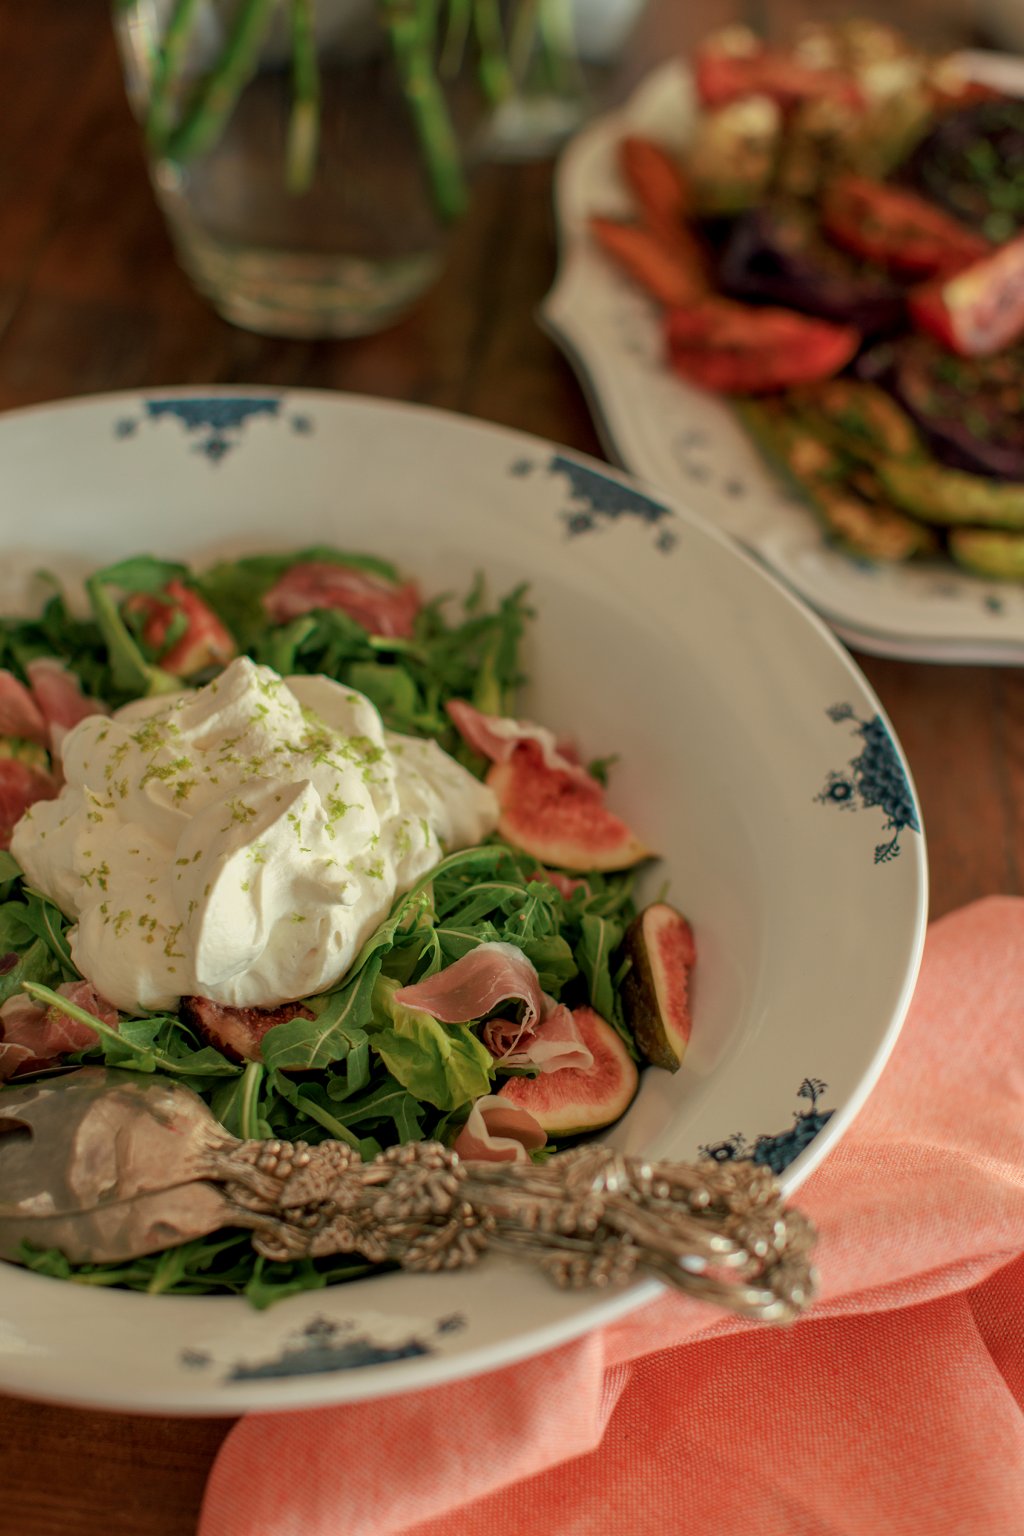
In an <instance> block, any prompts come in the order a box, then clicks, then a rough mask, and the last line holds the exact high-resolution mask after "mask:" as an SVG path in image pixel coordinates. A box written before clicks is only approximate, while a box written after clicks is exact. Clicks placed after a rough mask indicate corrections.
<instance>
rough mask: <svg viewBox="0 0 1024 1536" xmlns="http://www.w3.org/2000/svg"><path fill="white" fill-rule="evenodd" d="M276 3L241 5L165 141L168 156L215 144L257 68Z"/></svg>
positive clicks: (185, 155) (253, 0)
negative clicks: (220, 50) (204, 76)
mask: <svg viewBox="0 0 1024 1536" xmlns="http://www.w3.org/2000/svg"><path fill="white" fill-rule="evenodd" d="M277 5H278V0H245V3H244V4H243V5H241V6H240V8H239V10H238V13H237V15H236V17H235V20H234V24H233V25H232V27H231V30H230V32H229V34H228V38H227V42H226V43H225V45H224V51H223V53H222V54H221V56H220V58H219V59H218V60H217V63H216V65H215V66H214V68H213V70H212V71H211V73H210V74H209V75H208V77H207V79H206V80H205V81H204V83H203V84H202V85H201V86H200V88H199V90H198V92H197V93H196V95H195V97H194V98H193V100H192V103H191V105H190V107H189V109H188V111H187V112H186V114H185V117H184V119H183V121H182V122H181V124H180V125H179V127H178V128H177V129H176V130H175V132H174V133H172V134H171V136H170V138H169V140H168V142H167V147H166V154H167V156H168V158H169V159H171V160H177V161H179V162H180V161H185V160H191V159H192V158H193V157H194V156H196V155H201V154H203V153H204V151H206V150H208V149H210V148H211V147H212V146H213V145H214V144H216V142H217V140H218V139H219V138H220V135H221V134H222V133H223V131H224V125H225V124H226V123H227V120H228V118H229V117H230V116H231V114H232V112H233V111H234V109H235V106H236V104H237V102H238V98H239V96H240V95H241V94H242V92H243V90H244V89H245V87H246V86H247V85H248V83H249V81H250V80H251V79H252V76H253V75H254V74H255V72H256V68H257V65H258V63H259V56H260V48H261V47H262V45H263V40H264V38H265V36H266V33H267V28H268V26H269V24H270V19H271V16H272V14H273V12H274V10H275V8H276V7H277Z"/></svg>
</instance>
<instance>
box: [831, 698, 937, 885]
mask: <svg viewBox="0 0 1024 1536" xmlns="http://www.w3.org/2000/svg"><path fill="white" fill-rule="evenodd" d="M826 713H827V714H828V717H829V719H830V720H832V721H833V722H834V723H835V724H837V725H838V724H840V723H841V722H842V721H844V720H852V721H853V722H854V727H855V734H856V735H858V736H859V737H860V738H861V740H862V742H863V744H864V745H863V748H862V750H861V751H860V753H859V754H858V755H857V756H856V757H853V758H851V759H850V762H849V763H848V764H847V766H846V768H844V769H841V770H838V771H833V772H832V773H830V774H829V776H828V780H827V782H826V784H825V787H824V789H823V790H822V791H821V793H820V794H819V795H817V796H816V797H815V798H816V799H817V800H818V801H819V802H820V803H821V804H824V805H835V806H838V807H839V808H840V810H860V811H862V810H867V809H868V808H869V807H871V806H876V807H878V809H879V810H882V811H884V812H885V817H886V820H885V823H884V828H885V830H886V831H887V832H891V833H892V834H893V835H892V837H891V838H890V839H889V841H888V842H887V843H876V845H875V863H876V864H888V863H889V862H890V860H892V859H895V858H896V857H897V856H898V854H899V851H900V847H899V842H900V834H901V833H902V832H903V831H904V830H905V829H907V828H908V827H909V829H910V830H911V831H912V832H920V830H921V822H920V819H919V817H918V814H917V806H916V805H915V804H914V796H913V793H912V791H911V788H910V783H909V781H908V779H907V775H906V772H905V770H904V767H903V764H902V762H901V761H900V756H899V753H898V752H897V750H896V745H895V743H894V741H893V739H892V737H891V736H890V734H889V731H888V728H887V727H886V725H885V722H884V721H883V720H882V718H881V717H880V716H879V715H873V716H872V717H871V719H870V720H861V719H860V718H859V717H858V716H857V715H856V714H855V713H854V710H853V706H852V705H850V704H833V705H832V706H831V707H830V708H829V709H828V710H827V711H826Z"/></svg>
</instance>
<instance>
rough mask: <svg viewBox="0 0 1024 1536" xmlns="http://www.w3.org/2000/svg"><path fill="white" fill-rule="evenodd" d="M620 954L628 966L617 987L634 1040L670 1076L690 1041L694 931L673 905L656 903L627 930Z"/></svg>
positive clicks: (644, 1053) (651, 1061)
mask: <svg viewBox="0 0 1024 1536" xmlns="http://www.w3.org/2000/svg"><path fill="white" fill-rule="evenodd" d="M623 950H624V952H625V954H626V955H628V957H629V959H630V960H631V961H632V962H633V963H632V965H631V967H630V969H629V971H628V972H627V973H626V977H625V979H624V981H623V983H622V1006H623V1009H624V1010H625V1014H626V1021H627V1023H628V1024H629V1027H630V1029H631V1030H632V1031H633V1038H634V1039H635V1041H636V1043H637V1046H638V1048H639V1049H640V1051H641V1052H642V1054H643V1055H644V1056H646V1058H647V1060H648V1061H649V1062H650V1063H651V1064H652V1066H655V1067H664V1068H665V1069H666V1071H668V1072H675V1071H677V1070H678V1067H679V1065H680V1063H681V1061H682V1059H683V1053H684V1052H685V1050H686V1045H687V1042H688V1040H689V1038H690V997H689V982H690V972H691V970H692V969H693V966H694V964H695V962H696V959H697V950H696V946H695V945H694V942H693V929H692V928H691V927H690V925H689V923H688V922H687V921H686V918H685V917H684V916H683V914H682V913H681V912H677V911H676V909H675V907H670V906H669V905H668V903H667V902H665V901H657V902H655V903H654V904H653V906H650V907H645V908H644V910H643V911H642V912H641V913H640V915H639V917H637V918H635V919H634V921H633V922H632V923H631V924H630V926H629V927H628V928H627V929H626V936H625V938H624V939H623Z"/></svg>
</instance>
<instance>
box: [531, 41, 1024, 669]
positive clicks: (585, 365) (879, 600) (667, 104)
mask: <svg viewBox="0 0 1024 1536" xmlns="http://www.w3.org/2000/svg"><path fill="white" fill-rule="evenodd" d="M963 58H964V60H965V61H966V62H967V65H968V68H969V72H970V73H971V74H972V75H973V76H975V77H976V78H979V79H985V80H988V81H991V82H992V83H993V84H998V85H999V86H1000V88H1001V89H1004V90H1008V91H1013V92H1021V93H1024V61H1022V60H1020V59H1014V58H1009V57H1007V56H1004V55H998V54H985V53H971V54H965V55H963ZM693 117H694V96H693V89H692V81H691V77H690V74H689V71H688V69H687V67H686V66H685V65H684V64H682V63H678V62H675V61H673V62H671V63H668V64H665V65H663V66H661V67H660V68H659V69H658V70H656V71H655V72H654V73H653V74H652V75H650V76H649V77H648V78H647V79H646V81H645V82H644V83H643V84H642V85H641V86H640V87H639V89H638V90H637V91H636V93H635V94H634V95H633V97H632V98H631V99H630V100H629V101H628V102H627V103H626V105H625V106H624V107H623V108H622V109H621V110H620V111H617V112H615V113H610V114H608V115H607V116H605V117H602V118H600V119H597V120H596V121H595V122H593V123H592V124H591V125H590V126H589V127H588V128H586V129H585V130H584V131H583V132H582V133H580V134H579V135H578V136H577V137H576V138H575V139H574V140H573V141H572V143H571V144H570V145H569V147H568V148H567V150H566V151H565V153H564V154H563V156H562V158H561V160H560V162H559V167H558V175H557V183H556V210H557V217H558V228H559V245H560V252H561V259H560V263H559V270H558V277H557V279H556V281H555V284H554V286H553V288H552V289H551V291H550V293H549V294H548V296H547V298H546V299H545V301H544V304H543V308H542V316H541V318H542V322H543V324H544V326H545V328H546V330H547V331H548V332H549V334H550V335H551V336H552V338H553V340H554V341H555V342H556V343H557V344H558V345H559V346H560V347H561V349H562V350H563V351H564V352H565V354H566V356H567V357H568V358H569V360H570V362H571V363H572V364H573V366H574V368H575V369H576V371H577V373H578V375H579V377H580V381H581V383H582V385H583V387H584V390H585V391H586V393H587V397H588V399H589V401H590V404H591V407H592V409H593V411H594V415H595V419H596V421H597V424H598V426H599V428H600V430H601V433H602V438H603V441H604V444H605V448H606V449H607V451H608V453H609V456H610V457H611V458H612V459H613V460H614V461H615V462H617V463H620V464H622V465H624V466H625V467H626V468H627V469H629V470H630V471H632V473H633V474H636V475H639V476H642V477H643V479H645V480H647V481H649V482H650V483H651V484H652V485H655V486H658V487H659V488H660V489H661V490H663V491H664V492H666V493H667V494H669V495H671V496H672V497H674V498H675V500H676V501H677V502H679V503H680V504H681V505H683V506H685V507H687V508H688V509H689V510H691V511H693V512H696V513H698V514H699V515H700V516H701V517H703V518H705V519H707V521H708V522H709V523H711V524H712V525H713V526H714V527H716V528H719V529H721V530H722V531H723V532H725V533H728V534H730V535H731V536H732V537H733V538H735V539H737V540H739V542H741V543H742V544H743V545H744V546H745V548H747V549H748V550H750V551H751V552H752V553H753V554H755V555H757V557H758V558H759V559H760V560H762V561H763V562H764V563H765V564H766V565H767V566H768V567H769V568H770V569H771V570H773V571H774V572H775V574H776V575H777V576H780V577H781V578H782V580H783V581H785V582H786V583H787V584H788V585H789V586H790V587H792V589H793V590H794V591H795V592H797V593H799V594H800V596H801V597H803V598H805V599H806V601H807V602H808V603H810V604H811V605H812V607H814V608H815V609H816V610H817V612H818V613H820V614H821V615H822V617H823V618H824V619H826V621H827V622H828V623H829V625H830V626H831V627H832V629H833V630H835V632H836V633H837V634H838V635H839V636H840V637H841V638H842V639H843V640H845V641H846V642H847V643H848V644H850V645H853V646H856V647H858V648H859V649H861V650H863V651H868V652H871V653H872V654H875V655H880V656H896V657H902V658H905V659H907V660H921V661H946V662H987V663H997V664H1006V665H1021V664H1022V663H1024V586H1021V585H1015V584H1012V583H1007V582H996V581H986V580H981V579H979V578H977V577H973V576H969V575H967V574H965V573H964V572H961V571H959V570H958V569H957V568H956V567H955V566H954V565H953V564H952V563H951V562H949V563H946V562H943V563H941V564H940V563H939V562H927V563H924V562H922V563H921V564H913V565H904V566H889V567H885V566H873V565H869V564H867V563H862V562H858V561H856V560H853V559H851V558H850V557H849V556H847V555H844V554H843V553H842V552H841V551H839V550H837V549H836V548H835V547H833V546H832V545H831V544H830V542H829V541H828V538H827V537H826V535H825V532H824V531H823V529H822V527H821V525H820V524H819V522H818V521H817V519H816V518H815V517H814V515H813V513H811V512H810V511H809V509H808V508H807V507H806V506H804V505H803V504H802V503H801V502H800V501H799V500H798V499H797V498H795V497H794V496H793V495H791V494H789V493H788V492H787V491H786V489H785V488H784V487H783V486H782V485H781V484H780V482H779V481H778V480H777V479H776V477H775V476H774V475H773V474H772V473H771V471H770V470H769V468H768V467H767V465H766V464H765V462H764V461H763V459H762V458H761V455H760V454H759V453H758V451H757V449H756V448H755V447H754V445H753V443H752V442H751V440H750V438H749V437H748V436H747V434H746V432H744V430H743V428H742V427H741V426H740V424H739V422H738V421H737V420H736V418H735V416H734V415H733V413H732V411H731V410H730V408H729V406H728V405H727V404H726V403H725V402H724V401H723V400H722V399H721V398H720V397H718V396H715V395H712V394H709V393H708V392H707V391H705V390H701V389H698V388H696V387H695V386H692V385H689V384H687V383H685V381H683V380H682V379H680V378H678V377H677V376H676V375H674V374H673V373H671V372H670V371H669V368H668V365H667V363H666V361H665V358H664V350H663V344H662V339H661V329H660V325H659V316H658V311H657V309H656V307H655V306H654V304H653V303H652V302H651V301H650V300H648V299H647V298H646V297H645V296H644V295H643V294H641V293H640V292H639V291H638V290H637V289H636V288H634V286H633V285H632V284H631V283H630V281H629V280H628V279H627V278H626V277H625V276H624V275H622V274H620V272H619V271H618V270H617V269H615V268H614V267H613V266H612V264H611V263H610V262H609V261H608V259H607V258H606V257H605V256H604V255H603V253H602V252H601V251H600V250H598V249H597V248H596V246H595V245H594V243H593V241H592V240H591V238H590V235H589V233H588V230H587V220H588V218H589V216H590V215H591V214H594V213H602V214H608V215H611V216H612V217H623V216H626V215H628V214H629V213H630V212H631V204H630V199H629V195H628V192H627V191H626V189H625V187H624V186H623V185H622V182H621V180H620V178H619V176H618V172H617V170H616V150H617V145H618V143H619V141H620V140H621V139H622V137H623V135H624V134H626V133H627V132H631V133H642V134H646V135H648V136H649V137H651V138H653V139H656V140H658V141H659V142H661V143H665V144H667V145H670V146H674V147H676V148H677V149H679V150H682V149H683V148H684V147H685V144H686V140H687V137H688V135H689V133H690V131H691V127H692V123H693Z"/></svg>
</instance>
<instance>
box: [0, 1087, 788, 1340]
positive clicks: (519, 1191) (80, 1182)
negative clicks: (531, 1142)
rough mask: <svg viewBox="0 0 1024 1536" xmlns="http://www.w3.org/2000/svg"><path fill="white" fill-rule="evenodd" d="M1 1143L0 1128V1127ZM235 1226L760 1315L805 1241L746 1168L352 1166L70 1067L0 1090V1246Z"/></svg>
mask: <svg viewBox="0 0 1024 1536" xmlns="http://www.w3.org/2000/svg"><path fill="white" fill-rule="evenodd" d="M5 1131H7V1132H8V1133H13V1134H6V1135H5V1134H4V1132H5ZM220 1226H236V1227H244V1228H247V1229H248V1230H249V1231H250V1232H251V1233H252V1241H253V1245H254V1247H255V1248H256V1249H257V1251H258V1252H259V1253H261V1254H263V1255H264V1256H265V1257H266V1258H268V1259H279V1260H290V1259H297V1258H305V1257H310V1258H317V1257H325V1256H327V1255H329V1254H335V1253H358V1254H360V1255H362V1256H363V1257H364V1258H366V1259H368V1260H369V1261H370V1262H372V1263H389V1264H398V1265H401V1266H402V1268H404V1269H409V1270H424V1271H430V1272H437V1271H442V1270H454V1269H462V1268H465V1267H466V1266H468V1265H471V1264H475V1263H476V1262H477V1261H478V1260H479V1258H480V1257H481V1255H482V1254H484V1253H485V1252H486V1251H487V1250H489V1249H490V1250H494V1251H499V1252H503V1253H508V1254H511V1255H513V1256H514V1257H516V1258H520V1259H524V1260H526V1261H528V1262H530V1263H532V1264H534V1265H536V1266H537V1267H539V1268H540V1269H542V1270H543V1271H544V1272H545V1274H547V1275H549V1276H550V1277H551V1279H553V1280H554V1281H555V1282H556V1284H558V1285H560V1286H564V1287H568V1288H571V1289H580V1288H583V1287H588V1286H599V1287H606V1288H610V1287H615V1286H621V1285H624V1284H626V1283H627V1282H628V1281H630V1280H632V1279H635V1278H636V1277H637V1276H638V1275H641V1274H653V1275H656V1276H657V1277H658V1278H659V1279H661V1280H664V1281H667V1282H668V1283H669V1284H670V1285H672V1286H674V1287H676V1288H677V1289H678V1290H681V1291H684V1292H685V1293H686V1294H687V1295H690V1296H694V1297H696V1298H698V1299H699V1300H701V1301H709V1302H712V1303H714V1304H715V1305H717V1306H721V1307H725V1308H728V1309H729V1310H730V1311H733V1312H736V1313H739V1314H741V1315H743V1316H745V1317H753V1318H758V1319H760V1320H762V1321H765V1322H786V1321H789V1320H790V1319H792V1318H794V1317H795V1316H797V1314H798V1313H799V1312H800V1311H802V1309H803V1308H804V1307H805V1306H806V1305H807V1304H808V1303H809V1301H810V1300H811V1299H812V1296H813V1292H814V1286H815V1275H814V1271H813V1268H812V1266H811V1262H810V1254H811V1249H812V1247H813V1243H814V1233H813V1229H812V1228H811V1225H810V1223H809V1222H808V1221H807V1220H806V1218H805V1217H804V1216H802V1215H801V1214H800V1212H799V1211H795V1210H792V1209H788V1208H787V1207H785V1205H784V1204H783V1200H782V1195H781V1192H780V1190H779V1187H778V1185H777V1183H776V1181H775V1179H774V1177H773V1176H772V1174H771V1173H770V1171H769V1170H768V1169H767V1168H763V1167H759V1166H757V1165H755V1164H753V1163H749V1162H729V1163H716V1162H713V1161H703V1162H698V1163H693V1164H690V1163H652V1162H648V1161H646V1160H645V1159H643V1158H637V1157H628V1156H625V1155H623V1154H622V1153H619V1152H616V1151H615V1150H613V1149H612V1148H610V1147H607V1146H604V1145H599V1144H594V1143H591V1144H588V1145H586V1146H581V1147H578V1148H576V1149H574V1150H573V1151H571V1152H562V1153H558V1154H557V1155H555V1156H554V1157H551V1158H549V1159H548V1160H547V1162H544V1163H540V1164H532V1163H529V1164H528V1163H485V1162H463V1161H462V1160H460V1158H459V1157H458V1156H457V1155H456V1154H455V1153H454V1152H452V1151H450V1150H449V1149H448V1148H446V1147H443V1146H441V1145H440V1144H439V1143H437V1142H411V1143H409V1144H407V1145H405V1146H402V1147H392V1148H390V1149H389V1150H388V1151H386V1152H382V1153H381V1154H380V1156H379V1157H376V1158H374V1160H373V1161H372V1162H369V1163H363V1162H361V1161H360V1159H359V1155H358V1153H357V1152H355V1151H354V1150H353V1149H352V1148H351V1147H348V1146H346V1145H345V1144H344V1143H342V1142H337V1141H325V1142H321V1143H320V1144H319V1145H318V1146H313V1147H311V1146H307V1145H306V1144H305V1143H303V1142H285V1141H238V1140H236V1139H235V1138H233V1137H229V1136H226V1135H225V1133H224V1130H223V1128H222V1127H221V1126H220V1125H219V1124H218V1123H217V1121H216V1120H214V1118H213V1116H212V1115H211V1114H210V1112H209V1110H208V1109H207V1107H206V1105H205V1104H204V1103H203V1101H202V1100H201V1099H199V1098H198V1097H197V1095H196V1094H194V1093H193V1092H192V1090H191V1089H189V1088H185V1087H184V1086H182V1085H181V1084H180V1083H176V1082H172V1081H171V1080H169V1079H166V1078H159V1077H143V1076H140V1075H138V1074H135V1073H129V1072H116V1071H110V1070H106V1069H103V1068H100V1067H86V1068H81V1069H79V1070H78V1071H76V1072H73V1073H69V1074H67V1075H65V1076H62V1077H57V1078H49V1079H42V1080H40V1081H39V1082H37V1083H34V1084H26V1085H25V1086H24V1087H22V1088H13V1089H8V1090H6V1091H4V1092H3V1094H0V1254H6V1255H7V1256H8V1257H16V1256H17V1253H18V1249H19V1246H20V1244H21V1243H22V1242H24V1241H26V1240H27V1241H30V1242H32V1243H34V1244H36V1245H38V1246H43V1247H49V1246H53V1247H59V1248H61V1249H62V1251H63V1252H64V1253H65V1254H66V1255H67V1257H68V1258H69V1259H71V1260H72V1261H73V1262H79V1263H80V1262H93V1263H101V1262H107V1261H113V1260H120V1259H127V1258H134V1257H138V1256H139V1255H141V1254H144V1253H149V1252H153V1251H154V1250H155V1249H157V1248H165V1247H169V1246H171V1245H172V1244H173V1243H175V1242H183V1241H186V1240H187V1239H188V1238H192V1237H198V1236H201V1235H203V1234H205V1233H207V1232H211V1231H214V1230H215V1229H216V1228H217V1227H220Z"/></svg>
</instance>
